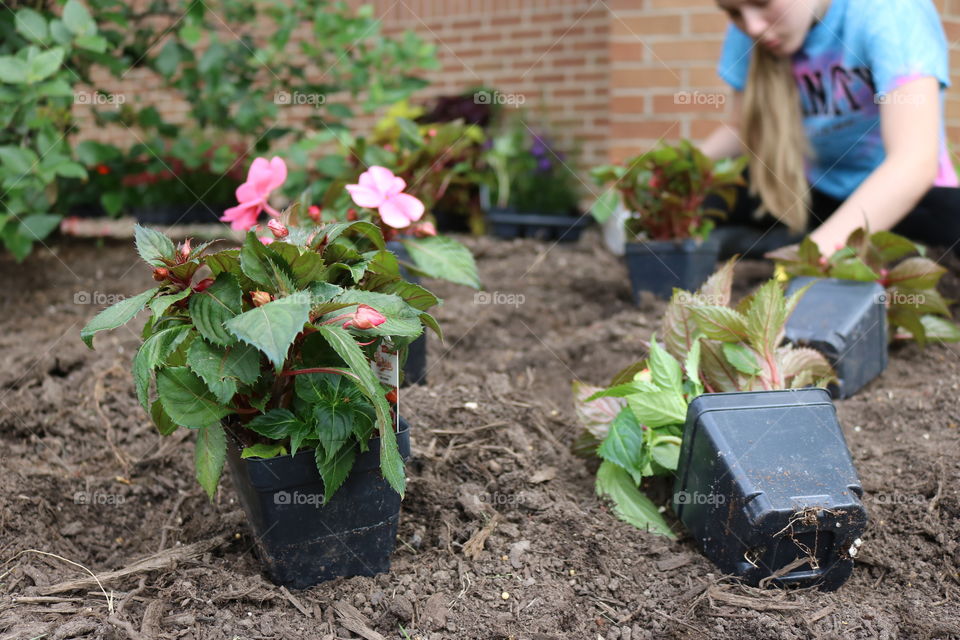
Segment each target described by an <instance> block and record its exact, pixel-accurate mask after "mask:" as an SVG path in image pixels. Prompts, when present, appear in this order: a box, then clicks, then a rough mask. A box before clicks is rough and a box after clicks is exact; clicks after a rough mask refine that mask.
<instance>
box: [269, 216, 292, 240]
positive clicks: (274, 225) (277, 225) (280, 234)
mask: <svg viewBox="0 0 960 640" xmlns="http://www.w3.org/2000/svg"><path fill="white" fill-rule="evenodd" d="M267 227H268V228H269V229H270V231H272V232H273V235H274V236H276V237H277V238H286V237H287V236H288V235H289V234H290V231H288V230H287V228H286V227H285V226H283V223H282V222H280V221H279V220H277V219H273V220H271V221H270V222H268V223H267Z"/></svg>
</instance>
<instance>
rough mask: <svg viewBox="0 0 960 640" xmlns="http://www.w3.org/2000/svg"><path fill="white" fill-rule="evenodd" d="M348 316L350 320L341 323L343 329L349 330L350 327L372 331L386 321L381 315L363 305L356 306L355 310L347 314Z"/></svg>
mask: <svg viewBox="0 0 960 640" xmlns="http://www.w3.org/2000/svg"><path fill="white" fill-rule="evenodd" d="M349 316H350V318H349V319H348V320H347V321H346V322H344V323H343V328H344V329H349V328H350V327H354V328H357V329H373V328H374V327H376V326H379V325H381V324H383V323H384V322H386V321H387V318H386V317H385V316H384V315H383V314H382V313H380V312H379V311H377V310H376V309H374V308H373V307H370V306H367V305H365V304H358V305H357V310H356V311H354V312H353V313H352V314H349Z"/></svg>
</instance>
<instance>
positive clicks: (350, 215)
mask: <svg viewBox="0 0 960 640" xmlns="http://www.w3.org/2000/svg"><path fill="white" fill-rule="evenodd" d="M356 219H357V210H356V209H347V220H349V221H350V222H353V221H354V220H356Z"/></svg>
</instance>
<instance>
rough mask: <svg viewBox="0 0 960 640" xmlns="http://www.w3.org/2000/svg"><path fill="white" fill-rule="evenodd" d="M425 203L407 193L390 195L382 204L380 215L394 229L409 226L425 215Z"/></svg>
mask: <svg viewBox="0 0 960 640" xmlns="http://www.w3.org/2000/svg"><path fill="white" fill-rule="evenodd" d="M423 212H424V206H423V203H422V202H420V201H419V200H417V199H416V198H414V197H413V196H411V195H409V194H406V193H398V194H397V195H394V196H390V197H389V198H387V199H386V200H385V201H384V203H383V204H381V205H380V217H381V218H382V219H383V221H384V223H386V224H387V225H389V226H391V227H393V228H394V229H403V228H405V227H409V226H410V223H411V222H415V221H417V220H419V219H420V218H421V217H423Z"/></svg>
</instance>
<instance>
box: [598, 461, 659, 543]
mask: <svg viewBox="0 0 960 640" xmlns="http://www.w3.org/2000/svg"><path fill="white" fill-rule="evenodd" d="M596 490H597V495H598V496H607V497H608V498H610V499H611V500H612V502H613V512H614V513H615V514H616V515H617V517H618V518H620V519H621V520H623V521H624V522H627V523H629V524H632V525H633V526H635V527H636V528H638V529H640V530H641V531H649V532H651V533H657V534H660V535H663V536H667V537H668V538H671V539H674V538H676V536H675V535H674V533H673V531H671V530H670V525H668V524H667V521H666V520H664V519H663V516H662V515H660V511H659V510H658V509H657V506H656V505H655V504H653V502H652V501H651V500H650V498H648V497H647V496H645V495H644V494H643V493H641V492H640V490H639V489H637V486H636V484H634V482H633V481H632V479H631V477H630V474H628V473H627V472H626V471H624V470H623V469H621V468H620V467H618V466H617V465H615V464H613V463H612V462H604V463H602V464H601V465H600V468H599V469H598V470H597V485H596Z"/></svg>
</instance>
